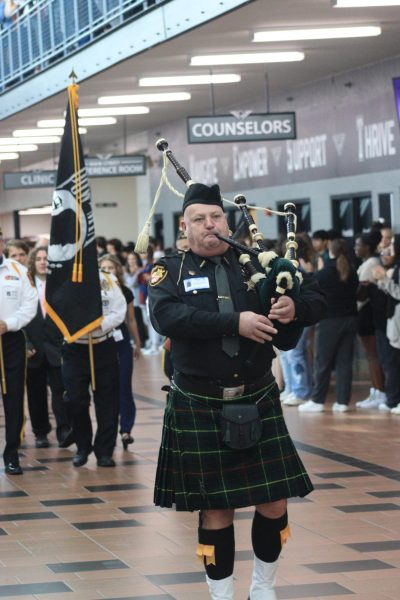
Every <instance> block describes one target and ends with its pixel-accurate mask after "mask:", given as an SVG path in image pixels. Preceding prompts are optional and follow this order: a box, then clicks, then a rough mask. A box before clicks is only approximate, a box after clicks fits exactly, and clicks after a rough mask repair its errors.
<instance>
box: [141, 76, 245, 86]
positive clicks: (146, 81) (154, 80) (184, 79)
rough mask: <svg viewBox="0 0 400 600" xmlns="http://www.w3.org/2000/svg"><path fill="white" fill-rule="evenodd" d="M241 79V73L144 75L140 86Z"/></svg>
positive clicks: (235, 81)
mask: <svg viewBox="0 0 400 600" xmlns="http://www.w3.org/2000/svg"><path fill="white" fill-rule="evenodd" d="M239 81H241V77H240V75H237V74H234V73H225V74H220V75H178V76H175V77H143V78H142V79H139V86H141V87H152V86H164V85H185V84H186V85H205V84H208V85H209V84H210V83H237V82H239Z"/></svg>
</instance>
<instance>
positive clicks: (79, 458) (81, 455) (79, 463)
mask: <svg viewBox="0 0 400 600" xmlns="http://www.w3.org/2000/svg"><path fill="white" fill-rule="evenodd" d="M89 454H90V452H85V451H79V450H78V452H77V453H76V454H75V456H74V458H73V459H72V464H73V465H74V467H83V465H86V463H87V461H88V458H89Z"/></svg>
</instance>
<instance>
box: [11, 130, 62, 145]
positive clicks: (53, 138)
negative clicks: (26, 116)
mask: <svg viewBox="0 0 400 600" xmlns="http://www.w3.org/2000/svg"><path fill="white" fill-rule="evenodd" d="M22 131H24V130H23V129H20V130H18V129H17V130H16V131H13V136H14V137H13V138H5V139H6V140H8V142H5V143H10V144H57V143H58V142H60V141H61V137H60V136H57V135H35V134H32V133H30V134H28V135H16V134H19V133H21V132H22ZM10 140H12V141H10ZM0 143H1V142H0Z"/></svg>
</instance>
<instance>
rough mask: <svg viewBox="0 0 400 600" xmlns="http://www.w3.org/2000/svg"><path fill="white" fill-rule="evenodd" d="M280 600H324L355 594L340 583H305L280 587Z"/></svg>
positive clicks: (278, 589)
mask: <svg viewBox="0 0 400 600" xmlns="http://www.w3.org/2000/svg"><path fill="white" fill-rule="evenodd" d="M276 592H277V596H278V600H295V599H296V598H323V597H324V596H346V595H350V594H354V592H352V591H351V590H348V589H347V588H345V587H343V586H342V585H339V584H338V583H333V582H332V583H330V582H329V583H303V584H296V585H280V586H278V587H277V588H276Z"/></svg>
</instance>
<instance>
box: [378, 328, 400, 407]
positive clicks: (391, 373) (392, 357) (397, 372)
mask: <svg viewBox="0 0 400 600" xmlns="http://www.w3.org/2000/svg"><path fill="white" fill-rule="evenodd" d="M375 335H376V351H377V353H378V358H379V362H380V363H381V365H382V370H383V374H384V376H385V393H386V396H387V404H388V406H390V408H394V407H395V406H397V405H398V404H399V402H400V350H398V349H397V348H393V346H391V345H390V344H389V340H388V339H387V336H386V333H385V332H384V331H382V330H381V329H376V331H375Z"/></svg>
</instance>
